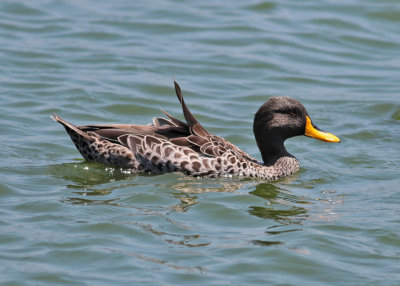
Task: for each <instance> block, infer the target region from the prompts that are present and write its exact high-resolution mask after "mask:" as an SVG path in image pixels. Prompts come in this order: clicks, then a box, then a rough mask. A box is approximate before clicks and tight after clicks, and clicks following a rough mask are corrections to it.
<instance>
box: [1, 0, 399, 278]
mask: <svg viewBox="0 0 400 286" xmlns="http://www.w3.org/2000/svg"><path fill="white" fill-rule="evenodd" d="M399 27H400V4H399V2H398V1H361V0H358V1H357V0H350V1H328V0H326V1H311V0H310V1H259V0H252V1H187V2H186V1H172V0H166V1H61V0H42V1H2V2H0V100H1V101H0V102H1V104H0V123H1V126H0V138H1V141H0V142H1V143H0V158H1V160H0V284H2V285H143V284H147V285H189V284H190V285H400V274H399V273H400V207H399V202H400V189H399V186H400V156H399V155H400V148H399V144H400V33H399V31H400V29H399ZM173 77H174V78H175V79H176V80H177V81H178V82H179V83H180V84H181V87H182V90H183V93H184V95H185V98H186V102H187V103H188V105H189V107H190V108H191V110H192V112H193V113H194V114H195V115H196V117H197V118H198V119H199V121H200V122H202V124H203V126H205V127H206V128H207V129H208V130H209V131H210V132H212V133H214V134H218V135H221V136H223V137H225V138H227V139H228V140H230V141H231V142H232V143H234V144H236V145H238V146H240V147H241V148H242V149H243V150H245V151H246V152H248V153H249V154H251V155H252V156H255V157H258V158H260V155H259V153H258V149H257V146H256V144H255V141H254V139H253V134H252V120H253V115H254V113H255V111H256V110H257V109H258V107H259V106H260V105H261V104H262V103H264V102H265V101H266V100H267V99H268V98H269V97H270V96H283V95H284V96H290V97H294V98H296V99H298V100H300V101H301V102H302V103H303V104H304V105H305V106H306V108H307V109H308V112H309V114H310V116H311V118H312V119H313V121H314V122H315V123H316V124H317V125H318V126H319V127H320V128H322V129H324V130H326V131H329V132H332V133H333V134H335V135H337V136H339V137H340V138H341V139H342V143H340V144H327V143H324V142H320V141H316V140H313V139H310V138H306V137H304V136H303V137H297V138H294V139H291V140H289V141H288V142H287V144H286V146H287V149H288V150H289V151H290V152H291V153H292V154H294V155H296V157H297V158H298V159H299V161H300V163H301V165H302V168H301V170H300V172H298V173H297V174H296V175H295V176H293V177H291V178H289V179H286V180H283V181H278V182H272V183H268V182H261V181H255V180H246V179H227V178H225V179H200V180H199V179H193V178H189V177H185V176H184V175H181V174H166V175H160V176H148V175H140V176H136V175H132V174H128V173H126V172H124V171H121V170H119V169H113V168H109V167H107V166H104V165H100V164H90V163H86V162H84V161H83V160H82V159H81V157H80V155H79V153H78V152H77V151H76V149H75V147H74V146H73V144H72V142H71V140H70V139H69V137H68V135H67V134H66V133H65V131H64V129H63V128H62V126H60V125H58V124H56V123H55V122H53V121H52V120H51V119H50V118H49V115H50V114H51V112H57V113H58V114H59V115H60V116H62V117H63V118H65V119H67V120H69V121H71V122H73V123H75V124H87V123H95V124H100V123H139V124H146V123H149V122H151V119H152V117H154V116H158V115H161V114H162V113H161V111H160V109H159V108H160V107H162V108H164V109H165V110H167V111H168V112H169V113H171V114H172V115H175V116H178V117H180V118H183V117H182V116H181V110H180V106H179V104H178V102H177V99H176V97H175V93H174V90H173Z"/></svg>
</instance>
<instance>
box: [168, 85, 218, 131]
mask: <svg viewBox="0 0 400 286" xmlns="http://www.w3.org/2000/svg"><path fill="white" fill-rule="evenodd" d="M174 85H175V92H176V96H177V97H178V99H179V102H180V103H181V105H182V111H183V115H184V116H185V120H186V122H187V124H188V125H189V128H190V130H193V131H194V132H195V133H196V134H197V135H199V136H206V135H209V134H210V133H208V131H207V130H205V129H204V128H203V126H201V124H200V123H199V122H198V121H197V119H196V118H195V117H194V116H193V114H192V113H191V112H190V110H189V108H188V107H187V106H186V103H185V100H184V99H183V96H182V91H181V88H180V86H179V84H178V83H177V82H176V81H175V80H174ZM167 116H168V115H167Z"/></svg>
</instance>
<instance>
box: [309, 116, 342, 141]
mask: <svg viewBox="0 0 400 286" xmlns="http://www.w3.org/2000/svg"><path fill="white" fill-rule="evenodd" d="M304 135H306V136H308V137H312V138H315V139H318V140H322V141H325V142H332V143H339V142H340V139H339V138H338V137H336V136H335V135H333V134H331V133H327V132H323V131H320V130H318V129H316V128H315V127H314V126H313V125H312V123H311V119H310V117H308V116H306V131H305V132H304Z"/></svg>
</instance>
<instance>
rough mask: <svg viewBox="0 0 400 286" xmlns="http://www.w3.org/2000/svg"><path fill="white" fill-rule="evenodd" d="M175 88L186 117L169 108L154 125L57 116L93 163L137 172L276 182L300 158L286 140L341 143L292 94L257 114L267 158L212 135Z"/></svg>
mask: <svg viewBox="0 0 400 286" xmlns="http://www.w3.org/2000/svg"><path fill="white" fill-rule="evenodd" d="M174 84H175V91H176V94H177V96H178V99H179V102H180V103H181V105H182V110H183V115H184V117H185V121H186V122H183V121H181V120H179V119H176V118H174V117H172V116H171V115H169V114H168V113H166V112H164V113H165V115H166V117H167V118H161V117H156V118H154V119H153V124H151V125H130V124H114V125H112V124H111V125H84V126H75V125H73V124H71V123H69V122H67V121H65V120H63V119H61V118H60V117H59V116H58V115H56V114H54V116H53V117H52V118H53V119H54V120H55V121H57V122H59V123H61V124H62V125H63V126H64V127H65V129H66V131H67V133H68V134H69V136H70V137H71V139H72V141H73V142H74V144H75V146H76V148H77V149H78V150H79V152H80V153H81V154H82V156H83V158H85V159H86V160H88V161H94V162H100V163H105V164H110V165H113V166H116V167H122V168H129V169H131V170H132V171H133V172H137V173H139V172H150V173H156V174H157V173H158V174H159V173H167V172H177V171H179V172H183V173H185V174H187V175H191V176H197V177H198V176H201V177H219V176H225V175H228V176H231V175H233V176H245V177H256V178H260V179H264V180H276V179H280V178H283V177H286V176H289V175H291V174H293V173H295V172H296V171H297V170H298V169H299V162H298V160H297V159H296V158H295V157H294V156H293V155H291V154H290V153H289V152H288V151H286V148H285V146H284V142H285V140H286V139H288V138H291V137H294V136H298V135H306V136H308V137H312V138H316V139H319V140H323V141H326V142H340V139H339V138H338V137H336V136H335V135H332V134H330V133H326V132H323V131H321V130H320V129H318V128H317V127H316V126H315V125H314V124H313V123H312V121H311V119H310V117H309V116H308V113H307V111H306V109H305V108H304V106H303V105H302V104H301V103H300V102H299V101H297V100H295V99H293V98H289V97H272V98H270V99H269V100H268V101H267V102H265V103H264V104H263V105H262V106H261V107H260V108H259V110H258V111H257V113H256V114H255V116H254V124H253V131H254V135H255V138H256V141H257V145H258V148H259V149H260V152H261V156H262V159H263V161H264V162H259V161H258V160H257V159H255V158H253V157H251V156H250V155H248V154H246V153H245V152H244V151H242V150H241V149H239V148H238V147H236V146H235V145H233V144H232V143H230V142H228V141H227V140H225V139H224V138H222V137H219V136H216V135H213V134H211V133H209V132H208V131H207V130H206V129H204V127H203V126H202V125H201V124H200V123H199V122H198V121H197V120H196V119H195V118H194V116H193V115H192V113H191V112H190V111H189V109H188V108H187V106H186V104H185V101H184V100H183V96H182V92H181V89H180V87H179V85H178V84H177V83H176V82H174Z"/></svg>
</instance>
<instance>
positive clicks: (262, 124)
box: [253, 97, 340, 161]
mask: <svg viewBox="0 0 400 286" xmlns="http://www.w3.org/2000/svg"><path fill="white" fill-rule="evenodd" d="M253 130H254V135H255V137H256V140H257V144H258V147H259V149H260V151H261V153H262V155H263V159H264V161H265V160H266V158H265V157H271V156H273V155H274V154H273V153H276V155H277V156H279V155H281V154H283V153H287V152H286V150H285V148H284V146H283V142H284V141H285V140H286V139H288V138H290V137H294V136H298V135H306V136H308V137H312V138H316V139H319V140H323V141H327V142H340V139H339V138H338V137H336V136H335V135H332V134H330V133H326V132H323V131H321V130H320V129H318V128H317V127H316V126H315V125H313V123H312V121H311V119H310V117H309V116H308V113H307V111H306V109H305V108H304V106H303V105H302V104H301V103H300V102H299V101H297V100H296V99H293V98H290V97H272V98H270V99H269V100H268V101H267V102H266V103H264V104H263V105H262V106H261V107H260V108H259V109H258V111H257V113H256V114H255V116H254V125H253ZM278 153H279V154H278Z"/></svg>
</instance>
